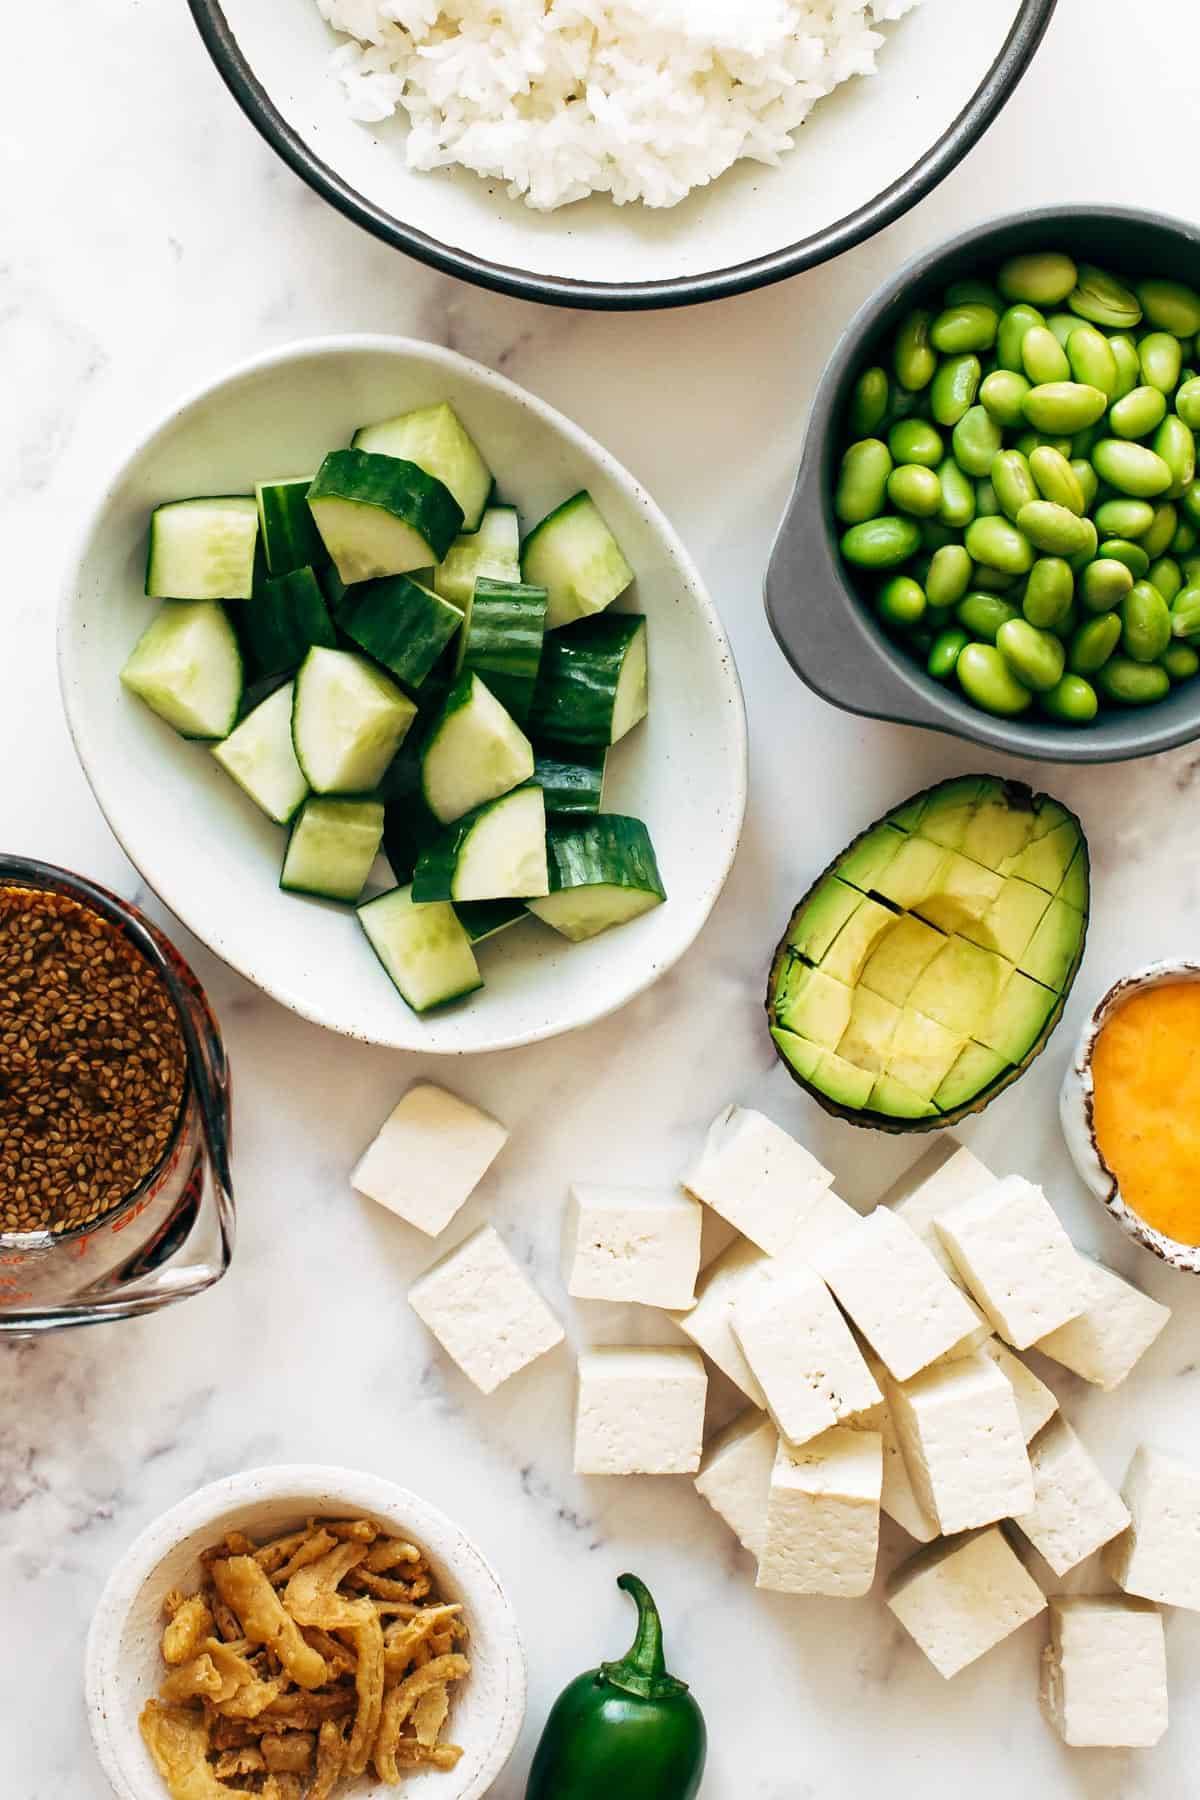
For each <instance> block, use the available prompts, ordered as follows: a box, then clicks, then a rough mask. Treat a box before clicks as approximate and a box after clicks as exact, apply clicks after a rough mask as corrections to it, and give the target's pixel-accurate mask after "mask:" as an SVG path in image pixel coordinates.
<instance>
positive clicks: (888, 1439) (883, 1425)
mask: <svg viewBox="0 0 1200 1800" xmlns="http://www.w3.org/2000/svg"><path fill="white" fill-rule="evenodd" d="M863 1360H864V1362H865V1363H866V1365H867V1367H868V1369H870V1371H871V1376H872V1379H873V1380H874V1381H875V1383H876V1385H877V1386H878V1387H879V1388H881V1389H882V1388H883V1386H884V1384H885V1382H886V1381H887V1371H886V1369H885V1368H884V1366H883V1364H882V1363H881V1362H880V1360H879V1358H878V1357H877V1356H876V1355H875V1352H874V1351H873V1350H872V1349H871V1348H870V1347H869V1346H864V1348H863ZM846 1424H847V1425H848V1426H849V1427H850V1428H851V1430H854V1431H877V1432H878V1433H879V1436H880V1438H881V1440H882V1442H883V1492H882V1495H881V1497H880V1505H881V1506H882V1507H883V1510H884V1512H885V1513H886V1514H887V1516H888V1518H889V1519H894V1520H895V1522H896V1524H897V1525H899V1526H900V1527H901V1529H902V1530H904V1531H907V1533H908V1535H909V1537H911V1538H915V1539H916V1540H917V1542H918V1544H928V1543H930V1542H931V1541H932V1540H933V1539H934V1538H935V1537H937V1535H938V1528H937V1524H936V1522H935V1520H933V1519H931V1518H930V1517H929V1515H928V1513H927V1512H926V1511H925V1510H924V1508H923V1507H922V1505H921V1502H920V1501H919V1500H918V1499H917V1496H916V1494H915V1493H914V1492H913V1485H912V1482H911V1481H910V1479H909V1474H908V1466H907V1464H906V1463H905V1461H904V1452H903V1450H901V1448H900V1438H899V1436H898V1434H897V1431H896V1423H895V1420H894V1419H893V1418H892V1409H891V1407H890V1405H889V1404H888V1401H887V1397H886V1395H885V1396H884V1398H883V1399H882V1400H881V1401H880V1402H879V1405H878V1406H871V1407H868V1408H867V1410H866V1412H860V1413H855V1414H854V1415H853V1417H851V1418H849V1419H847V1420H846Z"/></svg>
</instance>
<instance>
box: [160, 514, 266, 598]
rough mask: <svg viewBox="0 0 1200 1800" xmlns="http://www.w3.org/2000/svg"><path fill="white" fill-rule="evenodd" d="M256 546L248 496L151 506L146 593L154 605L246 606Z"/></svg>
mask: <svg viewBox="0 0 1200 1800" xmlns="http://www.w3.org/2000/svg"><path fill="white" fill-rule="evenodd" d="M257 541H258V508H257V506H256V505H255V502H254V500H253V498H252V497H251V496H250V495H249V494H222V495H218V496H215V497H213V498H211V499H199V500H171V501H169V502H168V503H167V504H166V505H165V506H156V507H155V509H154V511H153V513H152V514H151V517H150V547H149V551H148V553H147V556H146V592H147V593H148V594H149V595H150V596H151V597H152V598H153V599H156V600H248V599H249V598H250V596H251V594H252V593H253V592H254V549H255V545H256V543H257Z"/></svg>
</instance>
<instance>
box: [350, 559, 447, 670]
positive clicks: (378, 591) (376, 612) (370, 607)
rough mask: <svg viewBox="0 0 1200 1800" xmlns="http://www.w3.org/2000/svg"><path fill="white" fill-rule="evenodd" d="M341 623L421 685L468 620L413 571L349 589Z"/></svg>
mask: <svg viewBox="0 0 1200 1800" xmlns="http://www.w3.org/2000/svg"><path fill="white" fill-rule="evenodd" d="M337 622H338V624H339V625H340V626H341V628H342V630H343V631H344V632H345V633H346V635H347V636H348V637H352V638H353V639H354V641H355V643H356V644H361V646H362V648H363V649H364V650H365V651H366V652H367V655H368V656H373V657H374V659H375V661H376V662H380V663H382V664H383V665H384V667H385V668H387V669H390V670H391V671H392V674H393V675H395V676H396V678H397V680H399V681H402V682H403V683H404V684H405V686H406V687H410V688H417V687H420V685H421V683H422V682H423V681H424V679H425V677H426V676H427V675H428V674H429V671H430V670H431V669H432V668H433V665H434V664H435V663H436V661H437V659H438V657H439V656H440V655H441V654H442V651H443V650H444V649H445V648H446V645H447V644H448V643H449V642H450V640H451V638H452V637H453V636H454V634H455V632H456V631H457V630H458V629H459V627H460V625H461V624H462V622H463V619H462V614H461V612H459V610H458V608H457V607H456V606H452V605H451V604H450V602H449V601H448V600H443V599H441V598H440V596H439V595H437V594H434V593H431V591H430V590H429V589H428V588H427V587H422V585H421V583H420V582H419V581H414V580H413V579H412V577H411V576H410V575H392V576H389V577H387V578H386V579H385V580H382V581H364V582H360V583H359V584H358V585H357V586H355V587H349V588H347V589H346V592H345V594H344V595H343V597H342V600H341V603H340V605H339V606H338V609H337Z"/></svg>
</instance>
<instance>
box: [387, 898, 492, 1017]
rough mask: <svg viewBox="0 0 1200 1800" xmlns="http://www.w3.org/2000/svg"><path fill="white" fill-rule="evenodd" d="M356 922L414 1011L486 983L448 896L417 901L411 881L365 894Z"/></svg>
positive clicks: (459, 996)
mask: <svg viewBox="0 0 1200 1800" xmlns="http://www.w3.org/2000/svg"><path fill="white" fill-rule="evenodd" d="M358 922H359V924H360V925H361V926H362V928H363V930H364V931H365V932H366V934H367V938H368V941H369V942H370V945H371V948H372V949H373V950H374V952H375V954H376V956H377V957H378V958H379V960H380V962H381V963H382V964H383V966H384V968H385V969H386V971H387V973H388V976H389V977H390V979H391V981H392V983H393V985H394V986H395V988H396V990H397V992H398V993H399V995H400V997H401V999H402V1000H404V1001H405V1002H406V1004H407V1005H409V1006H411V1008H412V1010H413V1011H414V1012H415V1013H424V1012H429V1011H430V1010H431V1009H432V1008H433V1007H435V1006H448V1005H449V1003H450V1002H451V1001H452V1000H461V999H462V998H463V996H464V995H466V994H473V993H474V992H475V990H476V989H477V988H481V987H482V986H483V977H482V976H481V975H480V973H479V964H478V963H477V962H476V961H475V953H474V951H473V950H472V949H471V940H470V938H469V937H468V936H467V933H466V932H465V931H464V929H463V927H462V925H461V924H460V923H459V920H458V917H457V915H456V914H455V911H454V908H453V907H452V906H451V905H450V904H449V902H448V901H444V900H443V901H435V902H434V903H433V905H431V906H418V905H416V904H415V903H414V901H413V897H412V889H411V888H410V887H398V888H392V889H390V890H389V891H388V892H387V893H386V894H380V895H379V896H378V898H377V899H374V900H365V901H364V902H363V904H362V905H361V906H360V907H359V908H358Z"/></svg>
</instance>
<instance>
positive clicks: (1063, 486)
mask: <svg viewBox="0 0 1200 1800" xmlns="http://www.w3.org/2000/svg"><path fill="white" fill-rule="evenodd" d="M997 460H999V459H997ZM1029 472H1030V474H1031V475H1032V476H1033V479H1034V481H1035V482H1036V483H1037V489H1038V493H1039V494H1040V495H1041V496H1042V499H1043V500H1053V501H1054V503H1055V505H1057V506H1065V507H1066V509H1067V511H1068V512H1073V513H1075V514H1077V515H1078V516H1079V517H1080V518H1082V516H1083V514H1084V513H1085V512H1086V511H1087V502H1086V501H1085V500H1084V497H1083V489H1082V488H1081V487H1080V485H1079V481H1078V479H1077V477H1076V475H1075V471H1074V470H1073V469H1072V467H1071V465H1070V463H1069V462H1068V461H1067V459H1066V457H1065V456H1064V455H1063V453H1062V451H1061V450H1052V449H1051V448H1050V446H1049V444H1039V445H1038V447H1037V449H1036V450H1035V451H1034V453H1033V455H1032V456H1031V457H1030V458H1029ZM994 479H995V476H994V475H993V480H994Z"/></svg>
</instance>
